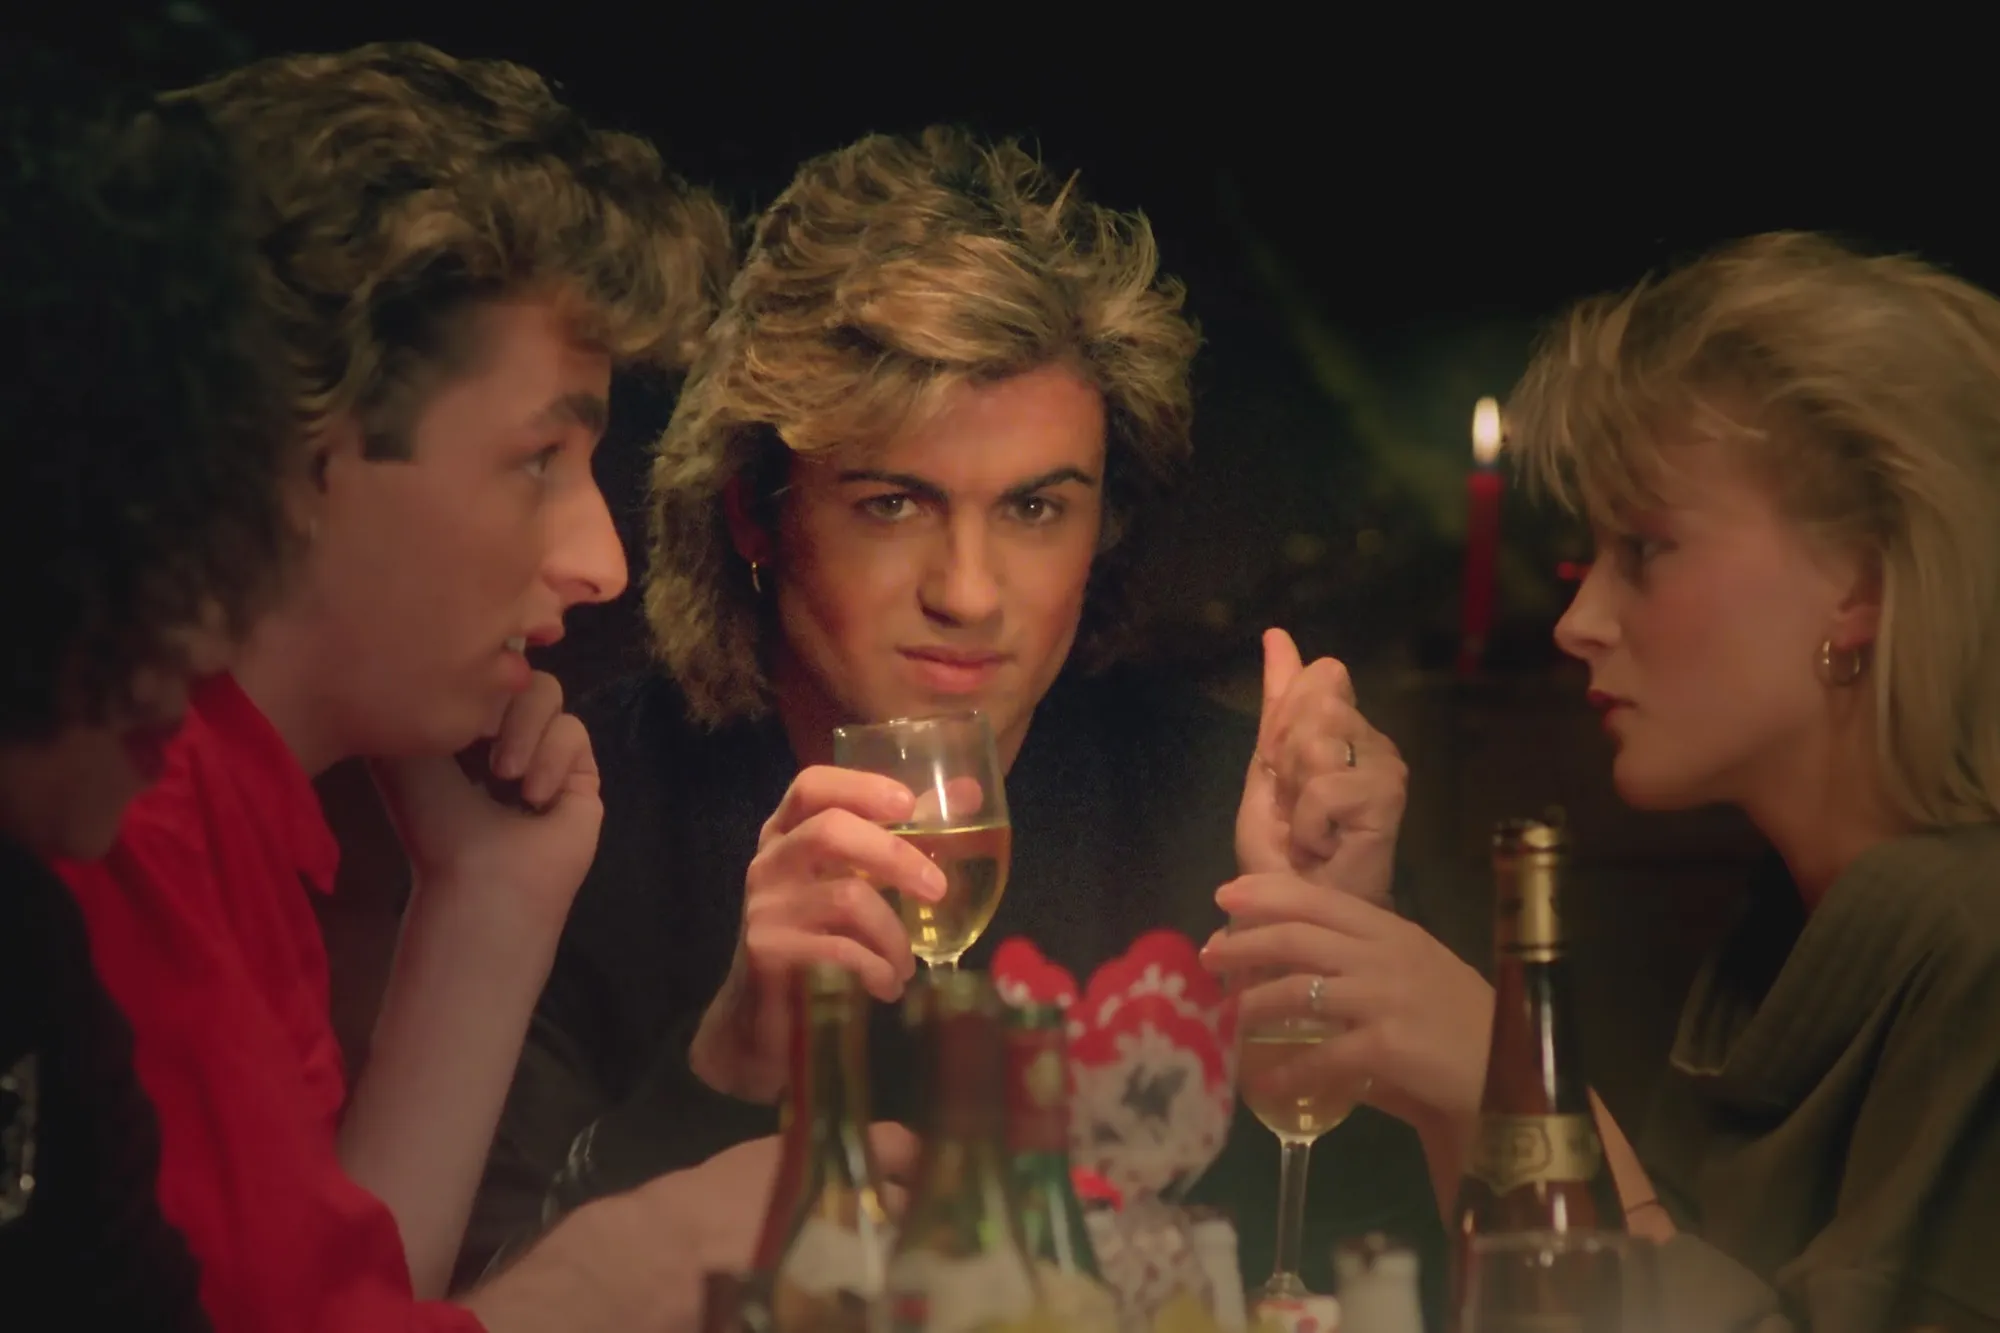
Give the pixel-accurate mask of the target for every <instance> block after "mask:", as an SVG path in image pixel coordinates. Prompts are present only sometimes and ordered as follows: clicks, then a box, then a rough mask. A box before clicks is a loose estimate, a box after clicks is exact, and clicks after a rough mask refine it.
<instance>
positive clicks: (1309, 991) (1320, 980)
mask: <svg viewBox="0 0 2000 1333" xmlns="http://www.w3.org/2000/svg"><path fill="white" fill-rule="evenodd" d="M1325 999H1326V978H1325V977H1314V978H1313V979H1312V980H1311V981H1310V982H1308V983H1306V1008H1308V1009H1310V1010H1311V1011H1312V1015H1313V1017H1314V1018H1318V1017H1319V1007H1320V1004H1321V1002H1322V1001H1324V1000H1325Z"/></svg>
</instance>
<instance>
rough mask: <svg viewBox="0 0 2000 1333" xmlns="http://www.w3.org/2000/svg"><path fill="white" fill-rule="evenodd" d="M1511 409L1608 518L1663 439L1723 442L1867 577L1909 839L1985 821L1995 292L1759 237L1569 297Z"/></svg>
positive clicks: (1892, 758) (1599, 515)
mask: <svg viewBox="0 0 2000 1333" xmlns="http://www.w3.org/2000/svg"><path fill="white" fill-rule="evenodd" d="M1745 402H1747V403H1748V404H1749V405H1750V406H1751V409H1752V411H1751V413H1750V414H1749V415H1750V419H1749V420H1740V419H1735V418H1732V417H1731V416H1730V413H1729V411H1728V407H1729V406H1730V405H1734V404H1740V403H1745ZM1508 414H1509V428H1510V435H1511V441H1510V444H1511V447H1514V448H1516V449H1517V450H1518V451H1519V456H1520V458H1521V460H1522V462H1523V464H1524V466H1525V467H1526V468H1527V469H1528V470H1529V471H1530V473H1531V474H1532V475H1533V476H1534V477H1535V478H1536V479H1537V480H1538V481H1539V482H1540V483H1541V484H1542V485H1543V486H1544V487H1546V488H1548V489H1550V490H1551V491H1552V492H1553V493H1554V494H1555V495H1556V496H1557V497H1558V498H1560V499H1561V500H1562V501H1563V502H1564V503H1565V504H1566V505H1568V506H1569V507H1570V508H1571V509H1573V510H1575V509H1581V510H1582V511H1583V512H1584V513H1586V514H1587V515H1589V516H1590V517H1591V518H1592V519H1593V520H1594V521H1599V522H1604V523H1607V524H1610V525H1612V526H1617V525H1618V523H1619V522H1620V520H1621V518H1622V517H1623V516H1626V515H1629V514H1630V513H1631V512H1632V511H1633V510H1634V509H1636V508H1644V507H1647V506H1648V505H1650V504H1652V503H1654V500H1655V496H1656V487H1657V485H1658V481H1659V478H1660V476H1661V473H1662V467H1663V460H1662V458H1661V456H1660V447H1661V446H1660V444H1659V440H1660V438H1661V432H1662V429H1663V427H1664V428H1671V427H1673V426H1674V425H1676V424H1680V423H1688V422H1692V423H1695V424H1697V425H1700V426H1702V427H1703V428H1704V429H1712V430H1713V431H1714V433H1715V434H1716V435H1718V436H1719V437H1720V438H1723V439H1726V440H1729V441H1731V442H1732V444H1733V446H1734V447H1736V448H1738V449H1740V450H1741V451H1742V453H1743V456H1744V457H1745V459H1746V460H1747V461H1748V462H1749V463H1750V464H1751V466H1752V467H1753V468H1754V469H1755V470H1756V473H1757V475H1760V476H1762V477H1765V478H1767V479H1768V480H1769V483H1770V484H1771V486H1772V487H1773V491H1774V494H1775V495H1776V496H1777V498H1778V501H1779V503H1780V505H1781V507H1782V509H1783V511H1784V512H1785V513H1786V514H1787V515H1788V516H1789V517H1791V518H1792V519H1793V520H1794V521H1796V522H1797V523H1799V524H1800V525H1801V526H1802V527H1803V528H1804V529H1805V530H1807V531H1808V532H1810V533H1813V534H1815V535H1816V536H1818V537H1820V538H1822V539H1824V540H1826V541H1829V542H1832V543H1836V544H1838V545H1839V546H1841V547H1843V548H1846V549H1850V550H1856V551H1859V552H1861V553H1862V554H1863V555H1864V556H1865V557H1867V558H1869V559H1872V560H1873V561H1874V562H1876V564H1877V566H1878V568H1879V570H1880V572H1881V576H1882V588H1883V608H1882V622H1881V631H1880V636H1879V639H1878V641H1877V642H1876V644H1875V645H1874V649H1873V670H1874V680H1873V689H1874V691H1875V702H1876V705H1877V707H1876V717H1877V727H1878V731H1877V737H1876V748H1877V760H1878V762H1879V764H1880V768H1881V775H1882V780H1883V784H1884V788H1885V790H1886V791H1887V792H1888V794H1889V796H1890V798H1891V799H1892V800H1893V801H1894V803H1895V804H1896V806H1897V807H1898V808H1899V809H1900V811H1901V812H1902V813H1903V814H1904V815H1906V816H1907V817H1908V818H1909V819H1911V820H1912V821H1913V822H1915V823H1916V824H1917V825H1918V826H1920V827H1927V828H1940V827H1948V826H1952V825H1960V824H1972V823H1986V822H1991V821H1994V820H1996V819H2000V537H1996V534H2000V300H1995V299H1994V297H1992V296H1991V295H1989V294H1987V293H1986V292H1983V291H1981V290H1979V289H1978V288H1976V287H1973V286H1971V285H1970V284H1968V283H1966V282H1963V281H1961V280H1959V279H1957V278H1955V277H1952V276H1951V275H1949V274H1946V273H1943V272H1941V271H1939V270H1938V269H1936V268H1934V267H1932V266H1930V265H1928V264H1925V263H1922V262H1920V261H1918V260H1915V259H1911V258H1904V257H1894V256H1885V257H1868V256H1863V255H1860V254H1857V253H1855V252H1854V251H1852V250H1849V249H1847V248H1845V247H1843V246H1842V245H1840V244H1838V243H1836V242H1834V241H1831V240H1828V239H1826V238H1824V237H1820V236H1814V235H1809V234H1802V233H1796V232H1787V233H1778V234H1772V235H1765V236H1757V237H1753V238H1751V239H1748V240H1743V241H1738V242H1735V243H1733V244H1731V245H1728V246H1726V247H1724V248H1722V249H1720V250H1718V251H1716V252H1715V253H1713V254H1710V255H1708V256H1707V257H1705V258H1702V259H1700V260H1697V261H1695V262H1694V263H1691V264H1689V265H1687V266H1686V267H1684V268H1681V269H1679V270H1678V271H1676V272H1674V273H1671V274H1669V275H1668V276H1666V277H1664V278H1661V279H1658V280H1648V281H1646V282H1642V283H1640V284H1639V285H1638V286H1637V287H1635V288H1633V289H1632V290H1631V291H1629V292H1626V293H1623V294H1620V295H1611V296H1600V297H1596V298H1592V299H1590V300H1586V301H1584V302H1582V303H1581V304H1580V305H1578V306H1577V307H1576V308H1574V309H1573V310H1571V311H1570V312H1569V313H1568V314H1567V315H1566V316H1564V317H1563V318H1562V319H1561V321H1560V322H1559V323H1558V324H1557V325H1556V327H1555V328H1554V329H1553V331H1552V332H1551V333H1550V334H1549V336H1548V337H1547V339H1546V340H1545V341H1544V342H1543V344H1542V345H1541V347H1540V348H1539V350H1538V351H1537V352H1536V354H1535V357H1534V359H1533V362H1532V363H1531V364H1530V366H1529V368H1528V371H1527V374H1526V376H1525V377H1524V378H1523V379H1522V381H1521V384H1520V385H1519V387H1518V388H1517V389H1516V390H1515V392H1514V395H1513V399H1512V402H1511V403H1510V405H1509V409H1508ZM1741 415H1742V414H1741V413H1740V412H1739V413H1738V416H1741Z"/></svg>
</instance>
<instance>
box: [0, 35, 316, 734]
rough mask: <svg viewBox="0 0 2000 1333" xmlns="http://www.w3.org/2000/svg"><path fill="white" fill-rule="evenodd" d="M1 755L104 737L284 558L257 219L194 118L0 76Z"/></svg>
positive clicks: (82, 85)
mask: <svg viewBox="0 0 2000 1333" xmlns="http://www.w3.org/2000/svg"><path fill="white" fill-rule="evenodd" d="M0 90H3V91H0V97H4V105H0V147H4V152H0V365H4V370H0V450H4V453H5V462H4V474H5V483H4V485H0V569H5V570H6V571H7V572H8V583H9V589H8V593H9V595H8V602H9V606H8V616H7V620H8V632H7V633H6V635H5V636H4V637H0V665H4V668H5V672H6V682H7V688H6V690H5V691H4V694H0V741H17V740H20V741H31V740H37V739H41V738H45V737H47V736H49V735H51V734H53V733H54V732H55V731H56V730H57V729H58V728H59V727H60V726H62V725H65V724H67V723H71V722H89V721H96V720H101V719H102V718H104V717H105V716H106V715H107V714H108V713H110V712H112V711H114V710H116V709H117V708H118V707H119V705H120V704H121V703H122V702H123V701H124V698H125V691H126V689H127V687H128V684H129V682H130V681H131V680H132V679H133V676H134V673H135V672H138V671H140V670H142V669H144V668H147V667H155V666H157V667H165V668H169V669H171V668H172V667H174V666H175V665H177V659H176V652H177V650H176V647H175V643H176V635H175V631H177V630H179V629H182V628H184V627H186V626H189V625H192V624H196V623H204V624H208V623H217V622H219V623H220V624H222V625H225V626H228V627H229V628H231V629H233V630H237V631H240V630H241V629H242V628H244V627H245V626H246V625H247V624H248V623H249V621H250V619H251V618H252V617H253V616H254V615H255V614H256V613H257V612H258V610H259V609H261V607H262V606H263V605H264V604H265V602H266V599H267V598H268V597H269V596H270V595H271V593H272V592H273V590H274V588H275V586H276V584H277V583H278V581H279V579H280V576H281V575H282V572H283V570H284V568H285V565H286V558H287V556H288V554H289V553H290V552H291V550H292V548H293V544H294V534H293V533H292V531H291V529H290V526H289V524H288V522H287V519H286V516H285V511H284V509H283V506H282V505H281V503H280V494H281V490H280V488H281V484H282V481H283V478H284V476H285V475H286V473H287V471H288V469H289V468H290V467H292V466H293V464H294V458H293V450H292V449H291V448H290V447H289V441H288V440H287V438H286V432H287V428H286V427H285V426H284V425H283V422H284V420H285V418H284V414H283V411H282V383H281V382H280V380H279V379H278V375H279V373H280V369H279V366H278V363H277V361H276V359H275V357H273V356H272V355H271V353H270V350H269V349H270V347H271V345H272V339H271V338H270V337H269V336H268V335H267V334H265V333H264V332H263V331H262V330H261V329H260V328H259V327H258V325H257V321H258V320H259V318H260V316H259V314H258V310H259V302H258V301H257V299H256V292H255V289H254V283H255V281H256V279H255V277H254V275H253V274H254V271H253V269H252V267H251V264H250V259H251V253H250V250H249V248H248V241H247V237H248V236H249V234H250V231H249V226H248V216H247V210H248V207H249V204H248V201H247V200H246V199H245V198H244V197H243V196H242V194H241V193H240V187H239V185H238V184H237V180H238V177H237V173H236V172H235V171H234V170H233V168H232V166H231V164H230V161H229V157H228V152H227V150H226V149H225V147H224V146H223V143H222V141H221V140H220V139H219V137H218V136H217V135H216V134H215V133H214V132H213V130H212V129H211V128H210V126H209V125H208V123H207V121H206V119H205V117H204V115H203V113H202V111H201V110H200V109H199V108H198V107H195V106H191V105H180V106H160V105H158V104H156V103H155V102H154V101H153V100H152V98H151V97H150V96H148V95H144V94H141V93H138V92H137V91H136V90H129V89H125V88H114V87H112V86H110V85H109V84H106V83H103V82H100V81H97V80H94V79H92V78H91V77H89V76H87V75H85V74H84V73H82V72H81V71H80V70H78V69H76V68H73V67H71V66H70V65H69V63H68V62H65V61H59V60H58V58H57V57H55V56H53V55H51V54H48V53H46V52H41V51H37V50H35V49H33V48H24V47H16V48H14V49H13V50H11V51H9V52H7V53H6V55H5V57H4V59H0Z"/></svg>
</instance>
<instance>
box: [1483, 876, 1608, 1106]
mask: <svg viewBox="0 0 2000 1333" xmlns="http://www.w3.org/2000/svg"><path fill="white" fill-rule="evenodd" d="M1496 879H1497V882H1498V888H1499V894H1498V898H1497V900H1496V902H1495V904H1494V919H1493V951H1494V974H1493V1033H1492V1043H1491V1045H1490V1047H1489V1049H1488V1052H1487V1062H1486V1089H1485V1097H1484V1099H1483V1101H1482V1109H1484V1110H1487V1111H1498V1112H1505V1113H1510V1114H1531V1115H1535V1114H1541V1115H1546V1114H1567V1113H1573V1112H1581V1111H1585V1110H1587V1109H1588V1108H1589V1091H1588V1085H1587V1084H1586V1083H1585V1082H1584V1078H1583V1072H1582V1065H1581V1062H1580V1060H1579V1058H1578V1051H1577V1044H1576V1037H1575V1007H1574V1004H1573V1002H1572V999H1571V985H1570V964H1569V944H1568V939H1567V935H1566V932H1565V930H1564V923H1563V917H1562V897H1561V892H1560V888H1561V886H1560V881H1559V879H1558V875H1557V868H1556V864H1555V862H1554V859H1553V858H1552V857H1524V858H1521V859H1520V860H1517V861H1514V862H1511V863H1507V864H1503V865H1502V866H1501V867H1499V869H1498V873H1497V875H1496Z"/></svg>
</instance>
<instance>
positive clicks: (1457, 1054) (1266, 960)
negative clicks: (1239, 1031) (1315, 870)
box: [1202, 874, 1493, 1175]
mask: <svg viewBox="0 0 2000 1333" xmlns="http://www.w3.org/2000/svg"><path fill="white" fill-rule="evenodd" d="M1215 900H1216V903H1217V904H1218V905H1219V906H1220V907H1221V908H1222V909H1223V910H1224V911H1226V912H1228V913H1229V915H1230V917H1231V919H1232V921H1233V922H1234V926H1233V928H1232V929H1230V930H1228V931H1225V932H1219V933H1218V934H1216V935H1215V936H1214V937H1213V938H1211V939H1210V940H1209V942H1208V943H1207V945H1206V946H1204V947H1203V949H1202V962H1203V963H1204V964H1205V965H1206V966H1207V967H1208V968H1209V970H1210V971H1212V972H1214V973H1216V974H1217V975H1219V976H1221V977H1223V978H1224V979H1225V980H1226V979H1228V978H1230V977H1232V976H1235V975H1238V974H1242V975H1243V976H1244V977H1245V978H1246V979H1247V978H1248V977H1250V976H1252V975H1254V973H1255V972H1256V971H1257V970H1258V969H1281V970H1283V971H1285V972H1287V973H1290V975H1287V976H1284V977H1281V978H1280V979H1278V980H1275V981H1264V982H1262V983H1261V984H1253V985H1248V987H1247V989H1244V990H1242V992H1241V1000H1240V1003H1241V1009H1240V1011H1239V1016H1238V1023H1239V1025H1240V1026H1241V1027H1242V1028H1244V1029H1249V1028H1252V1027H1255V1026H1257V1025H1258V1024H1260V1023H1271V1022H1275V1021H1277V1020H1280V1019H1285V1018H1316V1019H1320V1020H1322V1021H1324V1022H1326V1023H1327V1024H1328V1025H1329V1026H1331V1027H1334V1028H1336V1029H1342V1028H1344V1030H1340V1031H1336V1033H1335V1035H1333V1036H1331V1037H1329V1038H1328V1039H1327V1040H1325V1041H1323V1042H1321V1043H1320V1044H1319V1045H1318V1046H1316V1047H1314V1048H1312V1050H1311V1051H1310V1052H1309V1053H1308V1054H1306V1055H1303V1056H1301V1057H1300V1058H1299V1059H1297V1060H1294V1061H1292V1062H1291V1063H1290V1064H1288V1065H1287V1066H1285V1067H1284V1068H1282V1069H1280V1070H1277V1071H1275V1072H1274V1073H1273V1074H1272V1076H1271V1077H1272V1079H1273V1084H1272V1092H1273V1093H1274V1094H1276V1095H1283V1094H1285V1093H1289V1092H1291V1091H1293V1090H1294V1089H1305V1088H1309V1087H1312V1086H1314V1085H1316V1084H1322V1083H1326V1084H1332V1085H1335V1086H1355V1087H1358V1086H1362V1085H1364V1084H1366V1085H1367V1086H1368V1092H1367V1094H1366V1096H1365V1097H1364V1100H1366V1101H1368V1102H1369V1103H1371V1104H1372V1105H1374V1106H1377V1107H1379V1108H1381V1109H1382V1110H1384V1111H1387V1112H1388V1113H1390V1114H1391V1115H1394V1116H1397V1117H1398V1118H1400V1119H1403V1120H1406V1121H1408V1122H1409V1123H1410V1124H1412V1125H1414V1126H1415V1127H1416V1128H1417V1129H1418V1131H1419V1132H1420V1133H1422V1134H1423V1135H1424V1141H1425V1145H1426V1147H1427V1148H1431V1147H1432V1146H1433V1139H1434V1138H1435V1139H1436V1142H1437V1145H1439V1146H1440V1147H1442V1145H1445V1144H1451V1143H1456V1144H1459V1145H1463V1144H1464V1143H1466V1142H1468V1141H1469V1139H1470V1136H1471V1134H1472V1132H1473V1129H1474V1127H1475V1125H1476V1124H1477V1121H1478V1116H1479V1101H1480V1095H1481V1093H1482V1091H1483V1088H1484V1084H1485V1081H1486V1050H1487V1042H1488V1040H1489V1038H1490V1035H1491V1030H1492V1026H1493V988H1492V987H1491V986H1490V985H1488V984H1487V982H1486V979H1485V978H1484V977H1482V976H1480V975H1479V973H1478V972H1477V971H1476V970H1474V969H1473V968H1471V967H1469V966H1467V965H1466V964H1465V963H1464V962H1462V961H1460V960H1459V958H1458V956H1457V955H1455V954H1454V953H1452V952H1451V950H1449V949H1447V948H1446V947H1445V946H1444V945H1442V944H1440V943H1438V942H1437V940H1435V939H1433V938H1432V937H1431V936H1430V935H1429V934H1428V933H1427V932H1425V931H1424V930H1423V929H1422V928H1421V927H1419V926H1416V925H1414V924H1412V923H1411V922H1409V921H1406V920H1404V919H1403V918H1402V917H1400V916H1398V915H1396V914H1395V913H1394V912H1391V911H1389V910H1387V909H1386V908H1381V907H1376V906H1375V905H1373V904H1371V903H1368V902H1364V901H1362V900H1361V899H1359V898H1356V897H1354V896H1352V895H1350V894H1346V893H1337V892H1331V891H1329V890H1327V889H1324V888H1321V887H1319V886H1318V885H1316V884H1310V883H1307V882H1306V881H1304V880H1302V879H1300V878H1299V877H1298V876H1296V875H1289V874H1264V875H1246V876H1244V877H1243V878H1241V879H1237V880H1232V881H1231V882H1230V883H1228V884H1225V885H1223V886H1222V888H1221V889H1220V890H1218V891H1217V893H1216V895H1215ZM1315 978H1318V979H1319V986H1318V988H1317V992H1316V993H1317V1002H1315V999H1314V997H1315V988H1314V986H1313V982H1314V979H1315ZM1460 1151H1461V1152H1462V1146H1461V1149H1460ZM1433 1165H1434V1166H1438V1167H1440V1168H1442V1166H1443V1164H1441V1163H1436V1162H1434V1163H1433ZM1449 1169H1450V1170H1451V1172H1452V1173H1453V1174H1454V1175H1455V1173H1456V1170H1457V1164H1456V1163H1455V1162H1454V1163H1452V1164H1451V1166H1450V1168H1449Z"/></svg>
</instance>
